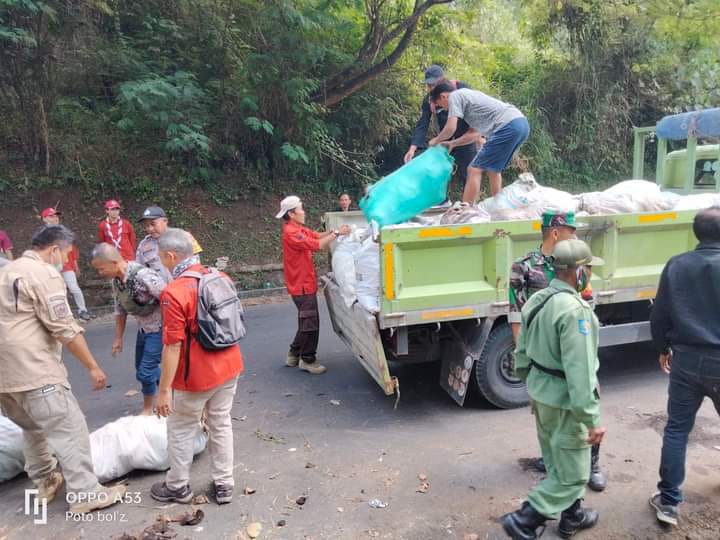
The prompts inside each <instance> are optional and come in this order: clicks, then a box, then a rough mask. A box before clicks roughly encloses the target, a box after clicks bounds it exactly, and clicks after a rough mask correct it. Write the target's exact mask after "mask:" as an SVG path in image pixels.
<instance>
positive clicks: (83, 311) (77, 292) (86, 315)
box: [40, 207, 92, 321]
mask: <svg viewBox="0 0 720 540" xmlns="http://www.w3.org/2000/svg"><path fill="white" fill-rule="evenodd" d="M60 216H62V212H60V211H58V210H56V209H55V208H52V207H51V208H46V209H45V210H43V211H42V212H40V219H42V222H43V223H44V224H45V225H60ZM79 259H80V250H79V249H78V247H77V244H73V246H72V249H71V250H70V253H68V260H67V262H66V263H65V265H64V266H63V267H62V270H61V272H60V273H61V274H62V277H63V280H65V285H67V289H68V292H69V293H70V294H71V295H72V297H73V300H75V305H76V306H77V309H78V318H79V319H82V320H83V321H89V320H90V319H92V315H91V314H90V312H89V311H88V309H87V307H86V305H85V296H84V295H83V292H82V289H81V288H80V284H79V283H78V278H79V277H80V265H78V260H79Z"/></svg>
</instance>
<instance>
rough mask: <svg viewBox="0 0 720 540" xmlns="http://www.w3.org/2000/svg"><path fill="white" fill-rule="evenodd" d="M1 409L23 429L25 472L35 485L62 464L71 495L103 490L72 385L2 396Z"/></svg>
mask: <svg viewBox="0 0 720 540" xmlns="http://www.w3.org/2000/svg"><path fill="white" fill-rule="evenodd" d="M0 406H2V410H3V412H4V414H5V416H7V417H8V418H9V419H10V420H12V421H13V422H15V423H16V424H17V425H18V426H20V427H21V428H22V430H23V437H24V438H25V446H24V448H23V454H25V471H26V472H27V474H28V476H29V477H30V479H31V480H32V481H33V482H34V483H35V484H40V483H42V482H43V480H44V479H45V478H46V477H47V476H48V475H49V474H50V473H51V472H52V471H53V469H55V468H56V467H57V465H58V462H59V463H60V467H61V468H62V473H63V476H64V477H65V482H66V483H67V491H68V492H83V493H88V492H90V491H94V490H96V489H97V488H98V487H99V484H98V479H97V477H96V476H95V472H94V471H93V464H92V454H91V453H90V435H89V433H88V428H87V423H86V422H85V415H83V412H82V411H81V410H80V406H79V405H78V402H77V400H76V399H75V396H74V395H73V393H72V392H71V391H70V385H69V384H49V385H47V386H43V387H42V388H37V389H35V390H29V391H27V392H11V393H0ZM53 454H55V455H54V456H53ZM56 457H57V459H56Z"/></svg>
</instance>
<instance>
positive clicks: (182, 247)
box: [150, 228, 245, 504]
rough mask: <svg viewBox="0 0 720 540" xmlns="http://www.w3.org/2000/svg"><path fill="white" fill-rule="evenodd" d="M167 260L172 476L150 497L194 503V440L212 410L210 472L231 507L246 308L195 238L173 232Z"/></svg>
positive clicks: (165, 244)
mask: <svg viewBox="0 0 720 540" xmlns="http://www.w3.org/2000/svg"><path fill="white" fill-rule="evenodd" d="M158 242H159V247H160V260H161V261H162V263H163V265H165V267H166V268H167V269H168V270H169V271H170V272H171V274H172V277H173V281H171V282H170V284H169V285H168V286H167V287H166V288H165V290H164V291H163V293H162V296H161V299H160V304H161V308H162V316H163V332H162V340H163V352H162V368H161V376H160V391H159V394H158V402H157V409H158V414H159V415H161V416H165V417H168V421H167V434H168V455H169V459H170V470H169V471H168V473H167V476H166V478H165V481H164V482H158V483H156V484H154V485H153V486H152V489H151V490H150V495H151V496H152V498H153V499H155V500H158V501H161V502H178V503H184V504H188V503H190V502H191V501H192V499H193V492H192V489H191V488H190V466H191V465H192V460H193V439H194V437H195V435H196V433H197V429H198V424H199V422H200V418H201V416H202V414H203V410H206V415H207V416H206V424H207V428H208V430H209V435H210V441H209V449H210V463H211V465H210V468H211V476H212V480H213V484H214V487H215V500H216V501H217V503H218V504H226V503H229V502H231V501H232V495H233V487H234V485H235V481H234V479H233V432H232V423H231V419H230V411H231V409H232V406H233V401H234V397H235V388H236V386H237V379H238V376H239V375H240V373H242V371H243V359H242V354H241V352H240V347H239V346H238V344H237V343H238V341H239V340H240V338H242V337H243V336H244V334H245V326H244V324H243V313H242V306H241V305H240V301H239V299H238V297H237V291H236V290H235V286H234V285H233V283H232V282H231V281H230V278H228V276H226V275H225V274H222V273H220V272H218V271H217V270H216V269H214V268H205V267H203V266H202V265H201V264H200V259H199V258H198V256H197V255H194V254H193V244H192V241H191V237H190V235H189V234H188V233H187V232H185V231H183V230H182V229H174V228H168V229H167V231H166V232H165V233H164V234H163V235H162V236H160V238H159V239H158Z"/></svg>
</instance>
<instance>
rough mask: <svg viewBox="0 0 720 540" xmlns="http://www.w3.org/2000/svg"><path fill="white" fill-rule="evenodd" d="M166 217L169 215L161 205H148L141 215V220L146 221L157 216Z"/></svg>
mask: <svg viewBox="0 0 720 540" xmlns="http://www.w3.org/2000/svg"><path fill="white" fill-rule="evenodd" d="M163 217H164V218H166V217H167V215H166V214H165V210H163V209H162V208H160V207H159V206H148V207H147V208H146V209H145V211H144V212H143V213H142V216H140V220H139V221H145V220H146V219H157V218H163Z"/></svg>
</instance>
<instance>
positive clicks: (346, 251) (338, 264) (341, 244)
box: [332, 236, 361, 307]
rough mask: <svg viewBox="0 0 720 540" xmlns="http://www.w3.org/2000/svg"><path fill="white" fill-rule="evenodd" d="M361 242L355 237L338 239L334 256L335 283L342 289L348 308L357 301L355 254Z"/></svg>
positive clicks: (341, 293) (341, 292)
mask: <svg viewBox="0 0 720 540" xmlns="http://www.w3.org/2000/svg"><path fill="white" fill-rule="evenodd" d="M360 246H361V244H360V242H358V241H357V240H356V239H355V238H354V237H353V236H346V237H342V236H341V237H340V238H338V239H337V244H336V246H335V251H334V252H333V254H332V271H333V276H334V277H335V283H337V284H338V287H340V295H341V296H342V298H343V300H344V301H345V305H346V306H347V307H350V306H352V305H353V304H354V303H355V301H356V300H357V293H356V291H355V282H356V278H355V252H356V251H357V250H358V249H360Z"/></svg>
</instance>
